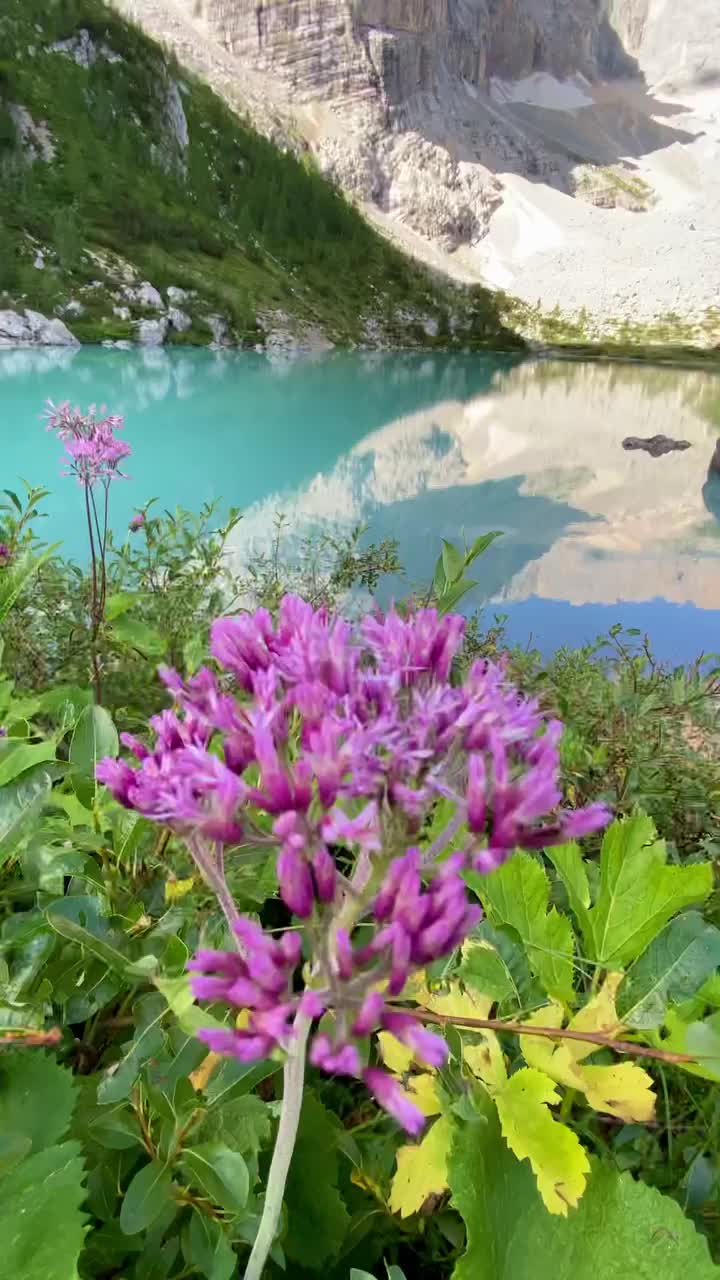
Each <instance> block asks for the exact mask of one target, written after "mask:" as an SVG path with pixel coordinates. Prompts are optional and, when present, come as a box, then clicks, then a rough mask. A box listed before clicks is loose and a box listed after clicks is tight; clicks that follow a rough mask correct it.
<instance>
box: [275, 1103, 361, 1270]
mask: <svg viewBox="0 0 720 1280" xmlns="http://www.w3.org/2000/svg"><path fill="white" fill-rule="evenodd" d="M336 1134H337V1125H336V1122H335V1121H334V1119H333V1117H332V1116H331V1115H330V1113H329V1112H328V1111H326V1110H325V1107H323V1106H322V1105H321V1103H320V1102H318V1100H317V1098H316V1097H315V1096H314V1095H313V1094H312V1093H311V1092H306V1094H305V1097H304V1099H303V1107H302V1114H301V1116H300V1128H299V1131H298V1139H297V1143H296V1146H295V1151H294V1152H293V1158H292V1163H291V1165H290V1173H289V1175H288V1180H287V1186H286V1189H285V1204H286V1207H287V1215H288V1218H287V1223H288V1225H287V1235H286V1237H285V1241H284V1248H285V1252H286V1254H287V1256H288V1258H289V1259H290V1260H291V1261H292V1262H297V1263H298V1264H299V1265H300V1266H305V1267H315V1268H318V1267H322V1266H323V1264H324V1263H325V1262H327V1261H328V1259H330V1258H333V1257H336V1256H337V1254H338V1253H339V1252H340V1248H341V1246H342V1243H343V1240H344V1239H345V1235H346V1233H347V1230H348V1227H349V1224H350V1215H349V1213H348V1211H347V1209H346V1208H345V1205H344V1203H343V1201H342V1198H341V1196H340V1193H339V1191H338V1189H337V1184H338V1149H337V1136H336Z"/></svg>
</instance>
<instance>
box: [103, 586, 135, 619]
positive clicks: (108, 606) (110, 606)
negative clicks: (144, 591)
mask: <svg viewBox="0 0 720 1280" xmlns="http://www.w3.org/2000/svg"><path fill="white" fill-rule="evenodd" d="M141 599H142V596H141V595H140V594H139V592H137V591H115V592H113V594H112V595H110V596H108V598H107V600H106V601H105V621H106V622H114V620H115V618H120V617H121V616H122V615H123V614H124V613H127V611H128V609H132V607H133V605H136V604H137V602H138V600H141Z"/></svg>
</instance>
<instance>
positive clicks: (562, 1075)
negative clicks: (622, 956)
mask: <svg viewBox="0 0 720 1280" xmlns="http://www.w3.org/2000/svg"><path fill="white" fill-rule="evenodd" d="M621 981H622V974H619V973H615V974H608V975H607V977H606V979H605V982H604V983H603V986H602V987H601V988H600V990H599V991H598V992H597V993H596V994H595V995H594V996H593V997H592V998H591V999H590V1000H589V1001H588V1003H587V1004H586V1005H585V1006H584V1007H583V1008H582V1009H581V1010H580V1011H579V1013H577V1014H576V1015H575V1017H574V1018H572V1019H571V1020H570V1022H569V1024H568V1029H569V1030H570V1031H590V1032H600V1033H602V1034H603V1035H608V1036H611V1037H617V1036H619V1035H621V1034H622V1031H623V1026H622V1023H621V1022H620V1020H619V1018H618V1015H617V1011H616V1009H615V995H616V992H617V989H618V986H619V985H620V982H621ZM527 1022H528V1024H529V1025H533V1024H534V1025H536V1026H539V1027H542V1026H546V1027H558V1028H559V1027H562V1025H563V1022H564V1013H563V1009H562V1007H561V1006H560V1005H559V1004H552V1005H545V1006H544V1007H543V1008H542V1009H537V1010H536V1011H535V1012H534V1013H533V1014H531V1015H530V1017H529V1018H527ZM519 1041H520V1049H521V1052H522V1055H523V1057H524V1058H525V1061H526V1062H527V1063H528V1065H529V1066H531V1067H535V1068H536V1069H538V1070H540V1071H544V1072H545V1073H546V1075H548V1076H549V1077H550V1078H551V1079H552V1080H554V1081H556V1083H558V1084H563V1085H565V1086H566V1088H568V1089H575V1090H578V1091H579V1092H582V1093H584V1094H585V1096H586V1098H587V1100H588V1103H589V1104H590V1106H591V1107H593V1108H594V1110H595V1111H602V1112H604V1113H606V1114H608V1115H613V1116H617V1117H618V1118H619V1119H621V1120H625V1121H626V1122H627V1123H632V1122H637V1123H643V1124H646V1123H647V1122H648V1121H649V1120H652V1118H653V1115H654V1114H655V1096H654V1094H653V1092H652V1088H653V1081H652V1078H651V1076H649V1075H648V1073H647V1071H645V1070H644V1069H643V1068H642V1067H641V1066H639V1065H638V1064H637V1063H634V1062H621V1063H614V1064H613V1065H612V1066H593V1065H590V1066H585V1065H584V1059H586V1058H588V1057H590V1056H591V1054H593V1053H595V1052H596V1048H597V1046H595V1045H594V1044H593V1043H592V1042H590V1041H585V1042H583V1041H580V1040H561V1041H560V1042H559V1043H557V1042H554V1041H551V1040H546V1039H543V1038H541V1037H539V1036H538V1037H535V1036H520V1038H519Z"/></svg>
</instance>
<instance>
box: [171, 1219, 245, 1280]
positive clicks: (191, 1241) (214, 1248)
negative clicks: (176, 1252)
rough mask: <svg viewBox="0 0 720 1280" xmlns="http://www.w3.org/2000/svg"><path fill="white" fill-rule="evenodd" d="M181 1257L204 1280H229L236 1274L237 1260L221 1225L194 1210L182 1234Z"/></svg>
mask: <svg viewBox="0 0 720 1280" xmlns="http://www.w3.org/2000/svg"><path fill="white" fill-rule="evenodd" d="M183 1254H184V1257H185V1260H186V1262H187V1263H188V1265H189V1266H191V1267H197V1270H198V1271H199V1272H200V1273H201V1274H202V1275H204V1276H205V1277H206V1280H231V1277H232V1276H233V1275H234V1274H235V1269H236V1267H237V1261H238V1260H237V1257H236V1255H235V1253H234V1252H233V1250H232V1248H231V1246H230V1243H229V1241H228V1239H227V1236H226V1235H225V1233H224V1231H223V1229H222V1227H221V1226H220V1223H219V1222H215V1221H214V1220H213V1219H212V1218H208V1216H207V1214H205V1213H200V1212H199V1210H197V1209H194V1210H193V1214H192V1217H191V1219H190V1222H189V1225H188V1227H187V1228H186V1230H185V1231H184V1232H183Z"/></svg>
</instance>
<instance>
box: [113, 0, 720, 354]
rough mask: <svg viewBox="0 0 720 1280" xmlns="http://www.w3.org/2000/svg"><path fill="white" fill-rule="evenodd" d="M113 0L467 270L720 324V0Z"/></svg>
mask: <svg viewBox="0 0 720 1280" xmlns="http://www.w3.org/2000/svg"><path fill="white" fill-rule="evenodd" d="M114 3H115V4H116V6H117V7H119V8H121V9H123V10H126V11H127V10H129V9H130V10H132V11H133V12H135V13H137V15H138V18H139V20H141V21H142V22H143V24H144V25H146V26H147V28H148V29H149V30H152V31H154V32H156V33H159V34H161V35H162V37H163V38H164V39H167V40H168V41H170V42H171V43H172V44H173V46H174V47H176V48H178V50H179V52H180V55H181V57H182V58H183V59H185V58H186V57H187V58H189V59H190V61H191V64H192V65H193V66H196V65H198V63H201V64H202V73H203V74H204V75H206V76H207V77H208V78H209V79H210V80H211V82H212V83H213V84H215V85H216V86H217V87H218V89H219V90H220V92H222V93H223V94H226V95H227V96H228V99H229V100H230V101H232V102H233V103H234V104H235V105H236V106H237V105H239V104H244V105H245V108H246V109H247V110H248V112H249V113H250V114H251V115H252V118H253V119H254V121H255V122H256V124H257V127H259V128H260V129H262V130H263V131H265V130H267V131H268V132H270V133H271V134H272V135H274V136H277V134H278V132H280V133H282V132H283V131H285V133H287V134H291V135H292V134H294V135H295V137H296V138H300V139H302V141H303V143H304V144H305V145H307V147H308V148H309V150H310V153H311V154H312V155H313V157H314V158H315V160H316V162H317V164H318V167H319V168H320V170H321V171H322V172H323V173H325V174H327V175H328V176H329V177H330V178H331V179H332V180H333V181H334V182H336V183H337V184H338V185H339V186H340V188H341V189H343V190H344V191H346V192H347V193H348V194H349V195H351V196H352V198H353V199H354V200H356V201H357V202H358V204H359V206H360V207H361V208H362V209H363V210H364V212H365V213H366V216H367V217H368V219H369V220H371V221H372V222H373V224H374V225H377V226H378V227H379V228H381V229H382V230H383V232H384V233H385V234H386V235H387V236H388V237H389V238H390V239H391V240H392V241H394V242H395V243H397V244H399V245H401V246H403V247H405V248H406V249H407V250H408V251H411V252H413V253H415V254H416V255H417V256H418V257H420V258H422V259H425V260H426V261H429V262H431V263H432V264H433V265H434V266H435V267H437V268H439V269H444V270H445V271H446V272H448V273H449V274H451V275H452V276H454V277H455V278H456V279H459V280H464V281H478V282H482V283H484V284H489V285H491V286H495V287H499V288H502V289H505V290H507V291H508V292H510V293H512V294H514V295H516V296H518V297H520V298H522V299H523V300H524V302H525V304H528V305H532V304H534V303H535V302H537V301H539V303H540V306H541V310H542V311H544V312H545V313H548V312H551V311H552V310H553V309H554V308H555V307H556V306H557V307H558V308H559V311H560V313H561V314H562V318H563V320H564V321H565V322H566V323H565V324H564V331H565V334H566V335H569V334H570V330H571V329H572V330H574V331H575V332H576V333H579V332H582V333H584V336H586V337H588V338H590V339H595V340H597V339H599V338H603V337H611V336H614V337H616V338H617V337H622V336H624V337H626V338H630V340H633V341H640V340H642V339H643V337H654V338H655V339H656V340H665V339H666V338H667V337H668V335H672V336H673V337H674V339H675V340H676V341H680V340H692V341H693V342H695V343H697V344H699V345H705V346H707V345H713V344H718V343H720V312H719V311H718V309H717V302H718V297H720V255H719V254H718V253H717V225H718V219H719V218H720V178H719V177H718V174H720V4H718V0H686V3H685V4H684V5H683V6H682V17H681V18H680V17H679V12H678V7H677V4H676V3H674V2H673V0H114ZM570 321H572V323H569V322H570ZM541 327H542V328H543V331H544V335H545V336H548V337H549V336H551V333H552V334H553V336H560V330H559V328H558V326H554V327H553V325H550V326H547V325H545V326H541Z"/></svg>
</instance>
